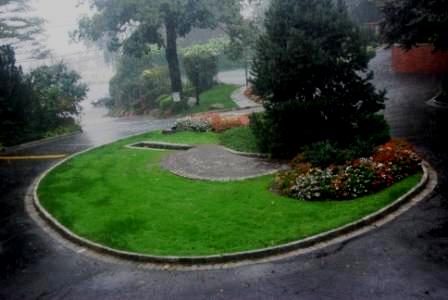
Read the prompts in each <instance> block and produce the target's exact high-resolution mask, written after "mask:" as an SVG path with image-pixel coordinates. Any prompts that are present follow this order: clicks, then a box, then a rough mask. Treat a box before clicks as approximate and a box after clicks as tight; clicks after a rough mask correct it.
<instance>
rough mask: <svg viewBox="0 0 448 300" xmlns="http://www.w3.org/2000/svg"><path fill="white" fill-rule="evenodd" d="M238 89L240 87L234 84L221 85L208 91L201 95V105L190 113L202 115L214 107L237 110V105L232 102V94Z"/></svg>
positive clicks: (191, 109) (193, 108)
mask: <svg viewBox="0 0 448 300" xmlns="http://www.w3.org/2000/svg"><path fill="white" fill-rule="evenodd" d="M236 89H238V86H236V85H233V84H220V85H217V86H215V87H213V88H211V89H210V90H208V91H205V92H203V93H201V95H200V99H201V101H200V103H199V105H195V106H194V107H192V108H190V109H189V110H188V113H190V114H194V113H200V112H206V111H209V110H211V109H212V108H213V107H214V106H219V108H222V109H230V108H237V105H236V103H235V102H234V101H233V100H232V97H231V96H232V93H233V92H234V91H235V90H236Z"/></svg>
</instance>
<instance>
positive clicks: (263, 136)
mask: <svg viewBox="0 0 448 300" xmlns="http://www.w3.org/2000/svg"><path fill="white" fill-rule="evenodd" d="M249 118H250V124H249V127H250V129H251V131H252V134H253V135H254V136H255V139H256V144H257V148H258V149H260V151H261V152H263V153H272V151H271V150H272V144H271V143H270V139H269V137H270V136H271V134H269V131H270V130H271V127H270V124H269V120H268V119H267V117H266V114H265V113H254V114H252V115H250V117H249Z"/></svg>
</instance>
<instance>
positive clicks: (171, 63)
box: [165, 17, 183, 99]
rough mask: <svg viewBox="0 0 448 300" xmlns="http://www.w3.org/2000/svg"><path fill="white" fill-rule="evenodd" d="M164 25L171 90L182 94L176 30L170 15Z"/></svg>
mask: <svg viewBox="0 0 448 300" xmlns="http://www.w3.org/2000/svg"><path fill="white" fill-rule="evenodd" d="M165 26H166V60H167V62H168V68H169V71H170V80H171V90H172V92H173V93H180V96H181V99H183V97H182V96H183V95H182V79H181V76H180V68H179V58H178V56H177V32H176V24H175V23H174V21H173V20H172V18H170V17H166V19H165Z"/></svg>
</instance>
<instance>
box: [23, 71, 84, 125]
mask: <svg viewBox="0 0 448 300" xmlns="http://www.w3.org/2000/svg"><path fill="white" fill-rule="evenodd" d="M27 77H28V80H29V82H30V84H31V86H32V87H33V90H34V94H35V97H37V99H38V104H39V109H38V111H37V113H38V116H39V120H40V122H41V123H43V124H45V126H46V127H48V128H57V127H59V126H62V125H64V124H67V123H71V122H73V117H74V116H77V115H79V114H80V113H81V106H80V104H81V101H82V100H84V98H85V97H86V95H87V90H88V88H87V85H85V84H83V83H80V80H81V76H80V75H79V74H78V73H76V72H74V71H70V70H69V69H68V68H67V65H65V64H64V63H58V64H55V65H51V66H42V67H38V68H36V69H34V70H33V71H31V72H30V74H29V75H27Z"/></svg>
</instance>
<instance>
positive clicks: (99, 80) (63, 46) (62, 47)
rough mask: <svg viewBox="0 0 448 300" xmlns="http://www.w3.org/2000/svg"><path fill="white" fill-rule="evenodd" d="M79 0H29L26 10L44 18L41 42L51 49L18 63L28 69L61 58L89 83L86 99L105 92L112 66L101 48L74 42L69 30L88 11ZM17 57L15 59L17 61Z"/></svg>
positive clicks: (102, 94)
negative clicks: (42, 57)
mask: <svg viewBox="0 0 448 300" xmlns="http://www.w3.org/2000/svg"><path fill="white" fill-rule="evenodd" d="M78 2H79V0H63V1H58V0H33V1H32V2H31V3H30V6H31V7H30V12H29V13H30V14H32V15H33V16H38V17H40V18H42V19H44V20H45V24H44V30H45V32H44V35H45V43H44V45H45V46H46V47H47V48H48V49H49V50H50V51H51V55H50V56H49V58H48V59H45V60H40V59H39V60H37V59H32V60H28V59H23V58H22V62H21V65H22V66H23V68H24V69H25V70H29V69H32V68H35V67H37V66H40V65H42V64H50V63H54V62H58V61H61V60H63V61H64V62H66V63H67V64H68V65H69V66H70V67H71V69H73V70H75V71H77V72H78V73H79V74H80V75H81V76H82V80H83V81H84V82H85V83H87V84H88V85H89V95H88V99H87V100H86V101H84V106H85V108H89V105H88V104H89V103H90V102H91V101H95V100H97V99H98V98H101V97H104V96H106V95H107V94H108V82H109V80H110V78H111V77H112V75H113V68H112V67H111V65H109V64H107V63H106V62H105V60H104V56H103V53H102V51H101V50H99V49H97V48H95V47H93V46H90V47H88V46H87V45H85V44H84V43H75V42H73V41H72V40H71V38H70V36H69V33H70V32H71V31H73V30H75V29H76V28H77V26H78V20H79V19H80V18H81V17H82V16H83V15H86V14H88V13H89V12H90V8H89V7H88V6H86V5H80V4H79V3H78ZM20 59H21V58H20V57H18V61H19V62H20Z"/></svg>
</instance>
